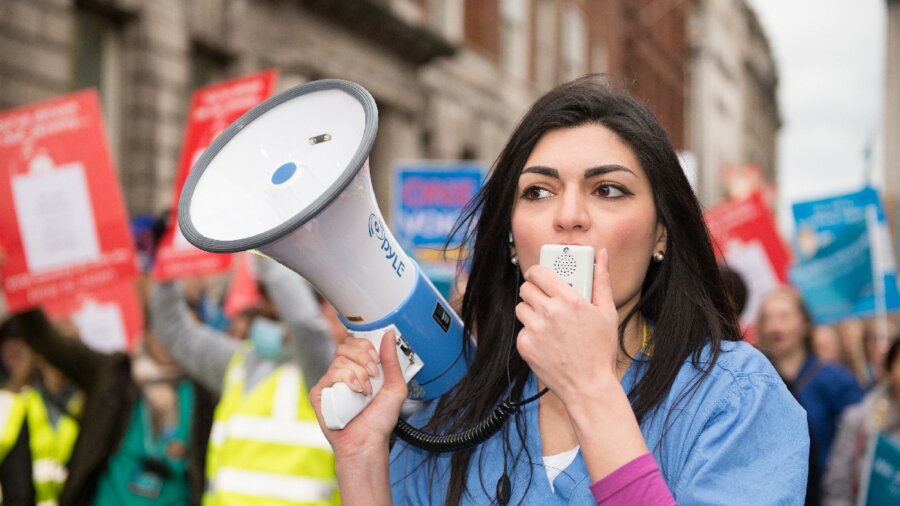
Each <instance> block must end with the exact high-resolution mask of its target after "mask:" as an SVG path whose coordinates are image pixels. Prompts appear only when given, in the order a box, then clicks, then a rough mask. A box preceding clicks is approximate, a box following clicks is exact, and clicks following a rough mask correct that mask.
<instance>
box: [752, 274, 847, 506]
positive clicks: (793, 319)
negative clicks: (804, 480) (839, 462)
mask: <svg viewBox="0 0 900 506" xmlns="http://www.w3.org/2000/svg"><path fill="white" fill-rule="evenodd" d="M758 330H759V342H760V346H761V347H762V349H763V350H764V351H765V353H766V354H767V355H768V356H769V358H770V359H771V360H772V364H773V365H774V366H775V369H776V370H778V374H780V375H781V377H782V378H783V379H784V382H785V383H786V384H787V386H788V388H789V389H790V391H791V393H793V394H794V396H795V397H796V398H797V400H798V401H799V402H800V405H801V406H803V407H804V408H805V409H806V414H807V419H808V422H809V435H810V443H811V445H812V451H811V457H810V468H809V491H808V494H807V495H808V497H807V500H808V501H807V504H818V498H819V497H820V495H819V493H820V485H821V479H822V475H823V474H824V473H825V471H826V468H827V462H828V454H829V450H830V448H831V442H832V439H834V434H835V431H836V429H837V421H838V418H839V417H840V415H841V413H842V412H843V410H844V408H846V407H847V406H849V405H851V404H855V403H857V402H859V400H860V399H862V396H863V393H864V392H863V389H862V388H861V387H860V386H859V383H857V381H856V378H855V377H854V376H853V373H851V372H850V371H849V370H847V369H846V368H845V367H842V366H840V365H838V364H828V363H823V362H822V361H821V360H819V358H818V357H817V356H816V355H815V354H814V353H813V352H812V320H811V318H810V316H809V312H808V311H807V309H806V306H805V304H804V303H803V300H802V299H801V297H800V294H799V293H798V292H797V290H795V289H794V288H792V287H787V286H785V287H781V288H779V289H776V290H774V291H772V292H771V293H769V294H767V295H766V297H765V298H764V299H763V301H762V304H761V305H760V311H759V323H758Z"/></svg>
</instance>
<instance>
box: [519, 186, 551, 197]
mask: <svg viewBox="0 0 900 506" xmlns="http://www.w3.org/2000/svg"><path fill="white" fill-rule="evenodd" d="M549 196H550V190H548V189H546V188H541V187H540V186H529V187H528V188H525V190H524V191H523V192H522V195H521V197H522V198H523V199H525V200H540V199H542V198H545V197H549Z"/></svg>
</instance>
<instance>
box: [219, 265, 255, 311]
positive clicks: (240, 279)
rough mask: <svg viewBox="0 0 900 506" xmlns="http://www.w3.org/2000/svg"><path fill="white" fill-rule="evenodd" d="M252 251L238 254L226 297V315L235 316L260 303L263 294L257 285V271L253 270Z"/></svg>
mask: <svg viewBox="0 0 900 506" xmlns="http://www.w3.org/2000/svg"><path fill="white" fill-rule="evenodd" d="M250 255H252V253H250V252H249V251H244V252H241V253H239V254H238V258H237V261H235V269H234V276H233V277H232V278H231V285H230V287H229V289H228V295H227V296H226V297H225V307H224V308H223V310H224V311H225V316H227V317H229V318H234V316H235V315H236V314H238V313H240V312H241V311H243V310H245V309H247V308H250V307H254V306H257V305H259V303H260V302H261V300H262V294H260V293H259V288H258V287H257V281H256V273H254V272H253V265H252V261H253V259H252V258H251V257H250Z"/></svg>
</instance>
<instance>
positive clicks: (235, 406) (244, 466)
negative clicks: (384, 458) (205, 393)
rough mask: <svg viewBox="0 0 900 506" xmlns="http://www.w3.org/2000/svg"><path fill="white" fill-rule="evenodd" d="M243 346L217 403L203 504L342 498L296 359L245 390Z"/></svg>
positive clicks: (283, 504) (265, 505)
mask: <svg viewBox="0 0 900 506" xmlns="http://www.w3.org/2000/svg"><path fill="white" fill-rule="evenodd" d="M244 376H245V372H244V353H243V352H242V351H238V352H237V353H235V354H234V357H232V360H231V363H230V364H229V366H228V371H227V372H226V374H225V384H224V388H223V392H222V398H221V400H220V401H219V404H218V406H216V411H215V415H214V417H213V426H212V432H211V433H210V438H209V448H208V450H207V458H206V479H207V489H206V493H205V495H204V496H203V506H234V505H251V504H252V505H254V506H299V505H321V506H324V505H332V504H340V499H339V496H338V493H337V480H336V477H335V471H334V453H333V452H332V451H331V446H330V445H329V444H328V440H327V439H325V435H324V434H323V433H322V430H321V428H319V424H318V422H316V415H315V412H314V411H313V408H312V404H310V401H309V397H308V396H307V393H306V385H305V384H304V381H303V375H302V374H300V369H299V368H298V367H297V365H296V364H291V363H286V364H282V365H280V366H278V367H277V368H276V369H275V370H274V371H272V373H271V374H269V376H268V377H266V378H265V379H264V380H263V381H261V382H260V383H259V384H258V385H256V386H255V387H254V388H252V389H251V390H249V391H247V392H244V382H245V377H244Z"/></svg>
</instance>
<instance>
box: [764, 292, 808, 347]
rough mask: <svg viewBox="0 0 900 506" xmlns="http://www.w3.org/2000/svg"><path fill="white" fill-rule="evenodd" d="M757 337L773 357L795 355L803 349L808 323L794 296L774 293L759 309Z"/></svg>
mask: <svg viewBox="0 0 900 506" xmlns="http://www.w3.org/2000/svg"><path fill="white" fill-rule="evenodd" d="M759 310H760V325H759V337H760V341H761V343H762V345H763V346H764V347H765V349H766V351H768V352H769V353H771V354H772V355H773V356H774V357H780V356H785V355H790V354H792V353H796V352H798V351H800V350H802V349H803V348H804V346H805V345H804V343H803V338H804V336H805V335H806V333H807V331H808V326H809V323H808V322H807V321H806V319H805V318H804V317H803V313H802V312H801V311H800V308H799V307H797V300H796V299H795V297H794V295H792V294H789V293H785V292H776V293H773V294H771V295H769V296H768V297H766V299H765V300H764V301H763V303H762V306H761V307H760V309H759Z"/></svg>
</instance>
